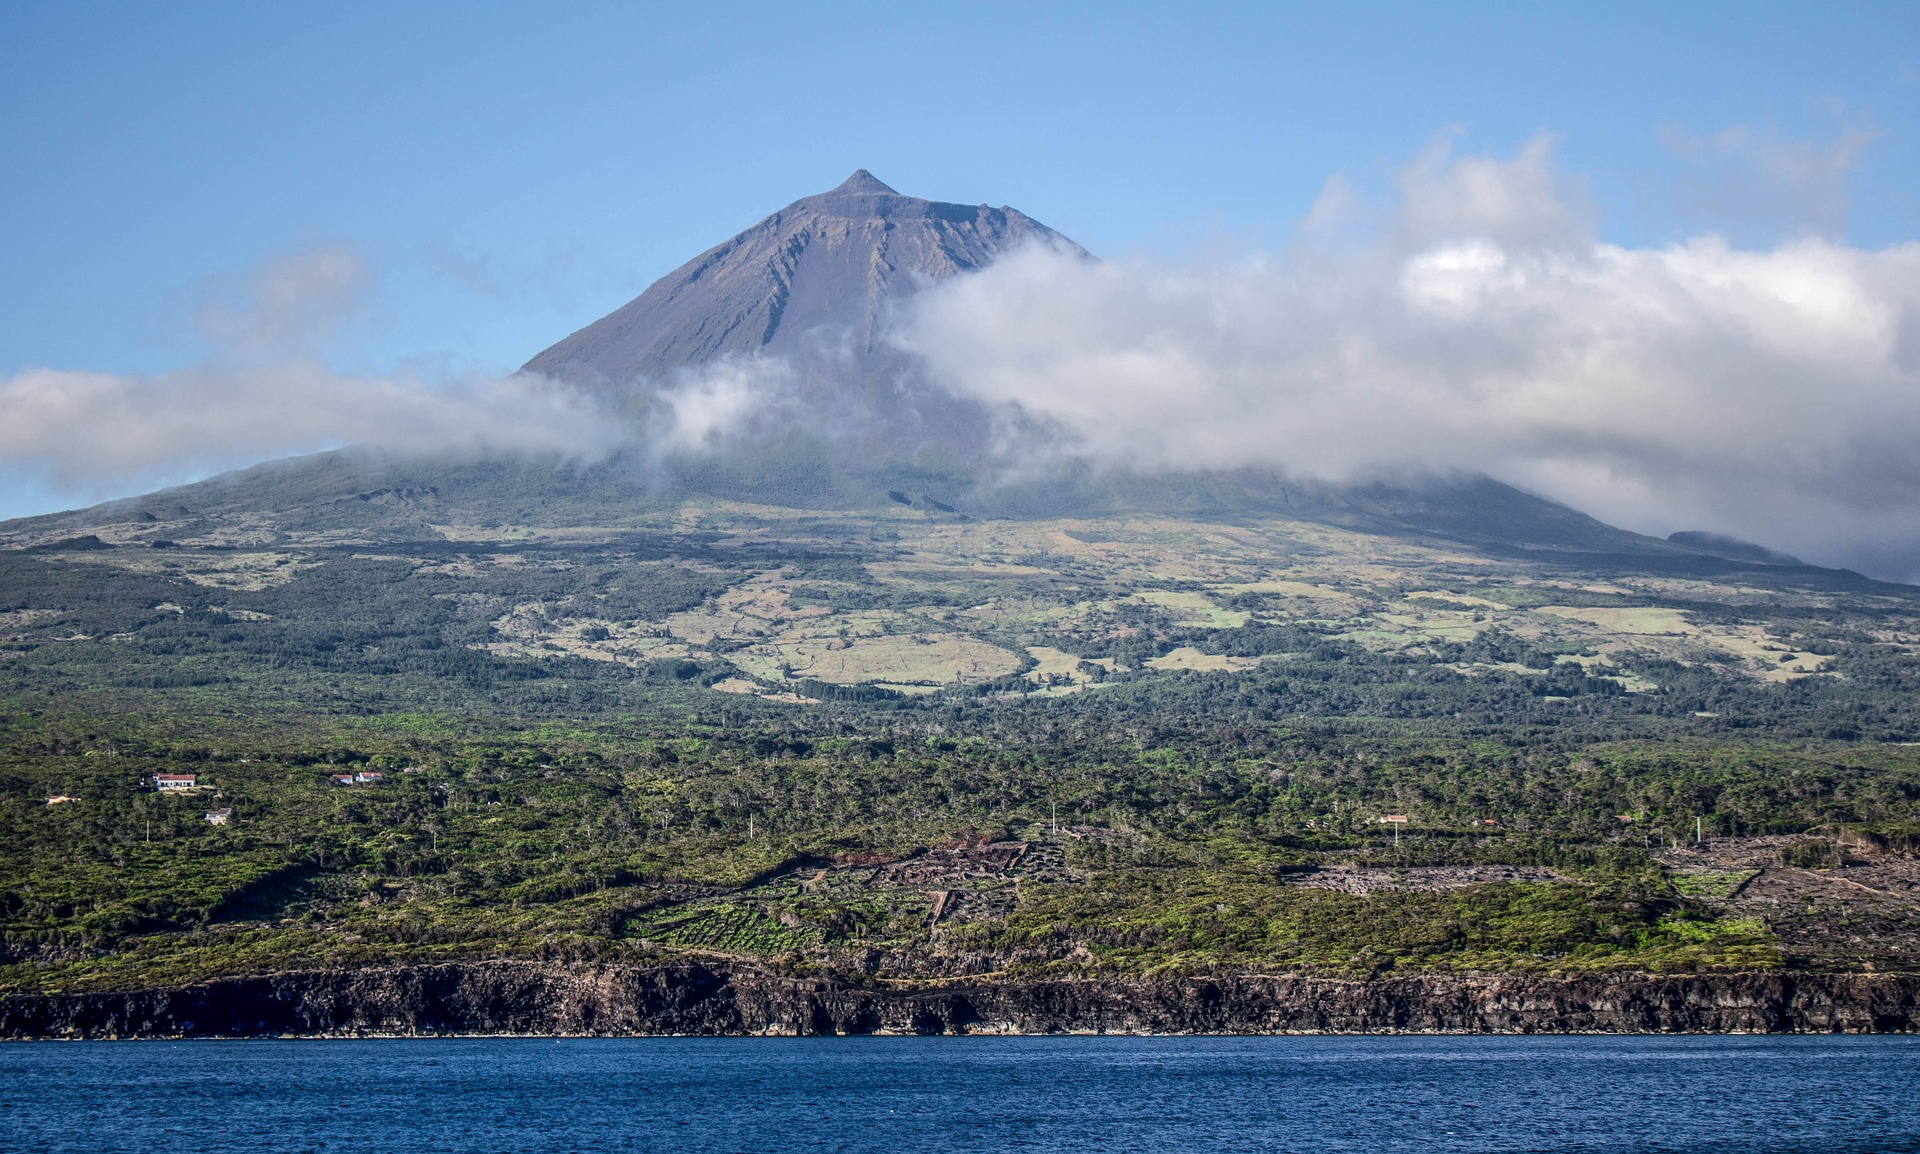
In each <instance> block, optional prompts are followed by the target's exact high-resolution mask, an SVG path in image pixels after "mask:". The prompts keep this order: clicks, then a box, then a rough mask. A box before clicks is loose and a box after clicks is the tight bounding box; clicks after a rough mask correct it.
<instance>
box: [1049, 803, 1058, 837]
mask: <svg viewBox="0 0 1920 1154" xmlns="http://www.w3.org/2000/svg"><path fill="white" fill-rule="evenodd" d="M1047 804H1049V805H1051V806H1052V807H1053V836H1055V837H1059V836H1060V803H1059V802H1057V801H1054V802H1048V803H1047Z"/></svg>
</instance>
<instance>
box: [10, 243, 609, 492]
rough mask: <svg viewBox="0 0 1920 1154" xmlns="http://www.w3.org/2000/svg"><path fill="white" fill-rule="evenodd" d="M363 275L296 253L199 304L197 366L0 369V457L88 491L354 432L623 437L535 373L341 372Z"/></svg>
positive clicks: (424, 444) (505, 448)
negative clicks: (336, 366)
mask: <svg viewBox="0 0 1920 1154" xmlns="http://www.w3.org/2000/svg"><path fill="white" fill-rule="evenodd" d="M365 282H366V270H365V268H364V265H363V263H362V262H361V261H360V259H359V258H358V256H357V255H356V254H355V253H354V252H353V251H352V250H350V249H347V248H343V247H338V246H329V247H324V248H319V249H315V250H312V251H309V252H303V253H298V254H295V255H292V256H289V257H286V258H284V259H281V260H278V261H275V262H273V263H271V264H269V265H268V266H267V267H265V268H264V269H262V270H260V271H259V273H257V274H256V275H255V276H254V277H253V278H252V279H251V281H250V283H249V284H248V285H247V287H246V291H245V292H244V294H243V299H242V300H241V302H240V303H239V304H238V305H235V306H220V305H215V306H209V307H208V308H207V309H205V310H203V311H202V313H201V315H200V318H199V320H200V327H201V330H202V333H203V334H204V335H205V337H206V340H207V343H208V347H209V350H210V352H209V355H208V357H207V358H206V360H205V362H204V363H202V364H200V365H197V366H195V367H193V368H190V369H186V370H183V371H180V372H173V373H165V374H158V375H152V376H122V375H115V374H108V373H92V372H75V371H69V370H61V369H40V368H30V369H26V370H23V371H21V372H19V373H16V374H14V375H13V376H11V377H7V378H4V379H0V460H5V461H7V462H9V463H10V464H11V465H13V466H14V467H16V468H19V469H24V470H26V471H29V472H30V473H33V474H37V475H39V476H41V477H44V478H46V479H47V480H49V481H51V482H52V483H53V484H55V485H56V486H59V487H61V488H63V489H65V490H67V491H69V492H73V493H81V494H90V495H91V494H101V493H104V492H114V491H125V490H126V489H127V488H128V487H130V486H132V485H136V484H141V483H151V482H155V481H162V480H164V481H177V480H179V478H180V476H181V475H182V474H184V473H192V472H200V473H205V472H211V471H215V470H218V469H223V468H232V467H238V466H243V465H250V464H253V463H255V462H257V461H259V460H261V459H262V458H264V457H274V456H284V455H288V454H294V453H304V452H313V451H317V450H321V449H326V448H332V447H336V446H340V445H348V444H358V445H367V446H372V447H375V448H382V449H388V450H394V451H401V452H472V453H494V452H516V451H536V452H560V453H566V454H572V455H583V456H596V455H599V454H602V453H604V452H606V451H608V450H609V449H611V448H612V447H614V445H615V444H616V443H617V442H618V440H619V439H620V437H621V433H620V430H619V426H618V424H617V422H610V421H609V420H608V419H607V414H606V413H605V412H604V411H603V410H602V408H601V407H600V405H599V404H598V403H596V402H595V401H593V400H592V399H591V398H589V397H586V396H583V395H582V394H580V393H579V392H577V391H574V390H567V389H561V388H558V387H556V386H553V385H551V384H549V383H548V382H546V381H543V380H541V379H539V378H532V377H525V376H520V377H513V378H507V379H496V378H483V377H470V378H466V379H461V380H456V381H452V382H428V381H423V380H419V379H415V378H412V377H407V376H366V375H354V374H343V373H338V372H334V371H332V370H331V369H329V368H328V367H327V365H326V363H325V361H324V359H323V357H322V351H323V349H324V347H325V346H326V345H327V344H328V343H329V341H330V340H331V338H332V336H333V333H334V331H335V329H336V327H337V326H338V325H339V324H340V322H341V321H342V320H343V319H345V318H346V317H347V316H349V315H350V314H351V313H352V311H353V310H354V308H355V307H356V305H357V302H358V300H359V299H360V296H361V293H362V291H363V289H364V287H365Z"/></svg>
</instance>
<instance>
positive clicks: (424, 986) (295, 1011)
mask: <svg viewBox="0 0 1920 1154" xmlns="http://www.w3.org/2000/svg"><path fill="white" fill-rule="evenodd" d="M1916 1030H1920V974H1862V973H1855V974H1776V973H1742V974H1688V975H1658V974H1601V975H1589V976H1581V977H1555V978H1548V977H1536V976H1525V975H1465V976H1453V975H1422V976H1410V977H1396V978H1382V979H1376V980H1373V981H1365V982H1359V981H1339V980H1334V979H1328V978H1310V977H1292V976H1266V975H1230V976H1220V977H1187V978H1167V979H1145V978H1136V979H1122V978H1105V979H1073V980H1050V981H1033V982H971V983H957V984H948V985H942V986H939V987H934V988H920V989H910V990H909V989H873V988H866V987H857V986H849V985H842V984H838V983H834V982H827V981H816V980H805V979H793V978H784V977H779V976H776V975H772V974H768V973H765V972H764V971H760V970H756V969H751V968H747V967H737V966H731V965H728V964H723V963H685V962H683V963H675V964H654V965H645V966H634V965H606V964H564V963H552V962H475V963H452V964H445V965H434V966H409V967H394V968H370V969H363V970H315V971H307V972H299V973H284V974H274V975H268V976H262V977H247V978H230V979H223V980H219V981H212V982H207V983H204V984H200V985H194V986H189V987H184V988H180V989H166V990H138V991H128V992H118V993H107V992H99V993H83V994H16V995H12V996H8V997H5V998H0V1037H4V1038H10V1039H29V1038H69V1039H74V1038H143V1037H261V1036H284V1035H295V1036H313V1037H322V1036H324V1037H337V1036H370V1035H396V1034H397V1035H420V1034H538V1035H569V1036H585V1035H599V1036H642V1035H666V1034H693V1035H734V1036H742V1035H834V1034H872V1033H899V1034H1058V1033H1115V1034H1284V1033H1353V1034H1373V1033H1461V1034H1524V1033H1904V1032H1912V1031H1916Z"/></svg>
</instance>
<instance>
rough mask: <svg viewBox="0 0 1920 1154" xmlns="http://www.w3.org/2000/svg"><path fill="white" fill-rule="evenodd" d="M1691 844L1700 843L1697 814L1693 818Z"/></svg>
mask: <svg viewBox="0 0 1920 1154" xmlns="http://www.w3.org/2000/svg"><path fill="white" fill-rule="evenodd" d="M1693 844H1694V845H1699V844H1700V818H1699V816H1698V815H1697V814H1696V815H1695V816H1694V819H1693Z"/></svg>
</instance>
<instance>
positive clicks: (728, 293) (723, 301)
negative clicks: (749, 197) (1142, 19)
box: [525, 168, 1084, 416]
mask: <svg viewBox="0 0 1920 1154" xmlns="http://www.w3.org/2000/svg"><path fill="white" fill-rule="evenodd" d="M1033 240H1041V241H1045V242H1048V243H1052V244H1057V245H1062V246H1066V247H1068V248H1070V249H1071V250H1073V251H1075V252H1083V251H1084V250H1082V249H1080V247H1079V246H1078V245H1075V244H1074V243H1073V242H1072V241H1070V240H1068V239H1067V238H1065V237H1063V236H1061V235H1060V234H1059V233H1057V232H1055V231H1053V230H1052V229H1050V228H1048V227H1047V226H1046V225H1044V224H1041V223H1040V222H1039V221H1036V220H1034V219H1033V218H1032V217H1030V216H1027V215H1026V214H1025V213H1022V212H1020V211H1019V210H1018V209H1014V208H1008V207H1004V206H1003V207H1000V208H992V207H989V206H988V205H985V204H978V205H963V204H949V203H947V202H944V201H936V200H922V199H920V198H919V197H913V196H902V195H901V194H900V193H898V192H895V191H894V190H893V189H892V188H890V187H888V186H887V185H886V184H885V183H883V182H882V181H880V180H879V179H878V178H876V177H875V176H874V175H873V174H872V173H870V172H868V171H867V170H866V169H864V168H863V169H860V170H858V171H856V172H855V173H854V174H853V175H852V176H849V177H848V178H847V179H846V180H845V181H843V182H842V183H841V184H840V185H839V186H838V187H836V188H833V189H831V190H829V191H827V192H823V193H820V194H819V195H817V196H809V197H806V198H804V199H801V200H797V201H795V202H793V203H792V204H790V205H788V206H787V207H785V208H783V209H781V210H780V211H779V212H776V213H774V214H773V215H771V216H769V217H767V218H766V219H764V220H762V221H761V222H760V223H758V224H756V225H754V226H753V227H752V228H749V229H747V230H746V231H745V232H742V233H740V234H739V235H737V236H735V237H733V238H732V239H730V240H727V241H724V242H722V243H720V244H718V245H715V246H714V247H713V248H710V249H708V250H707V251H706V252H703V253H701V254H700V255H699V256H697V257H695V258H693V259H692V260H690V261H688V262H687V263H686V264H684V265H681V266H680V267H679V268H677V269H675V270H674V271H672V272H670V273H668V274H667V275H666V276H664V277H661V278H660V279H659V280H657V281H655V282H654V283H653V285H652V286H651V287H649V288H648V289H647V290H646V291H645V292H643V293H641V294H640V295H639V296H638V297H636V298H635V299H633V300H632V301H630V302H628V303H627V304H625V305H623V306H621V307H620V308H619V309H616V310H615V311H614V312H612V313H610V314H608V315H607V316H604V317H602V318H601V319H599V320H597V321H595V322H593V323H592V324H590V325H588V326H587V327H585V328H583V329H581V330H580V331H578V332H576V333H574V334H573V335H571V336H569V337H567V338H566V339H565V340H562V341H560V342H559V343H558V344H555V345H553V346H552V347H551V348H548V349H546V350H545V351H543V352H541V353H540V354H539V355H537V356H535V357H534V358H533V359H532V360H530V361H528V362H527V363H526V366H525V371H527V372H532V373H539V374H542V375H544V376H549V377H553V378H556V379H558V380H561V381H566V382H569V383H571V384H575V385H580V386H585V387H589V388H615V389H638V390H640V391H641V392H643V393H644V392H647V391H650V389H654V388H658V387H660V386H661V385H662V384H663V383H665V382H667V381H669V380H671V379H672V378H673V377H674V375H675V374H676V373H679V372H680V371H682V370H685V369H687V368H690V367H695V366H700V365H705V364H709V363H712V362H714V361H717V360H720V359H722V358H726V357H748V356H760V355H766V356H779V357H783V358H786V359H788V360H790V361H796V362H800V363H801V366H802V368H803V371H805V372H806V373H807V374H808V375H810V376H812V377H815V378H823V377H828V376H831V377H833V378H836V382H835V383H836V384H837V385H838V386H839V388H838V389H835V390H819V389H816V390H815V391H816V392H822V393H830V392H837V391H844V390H846V389H849V388H850V389H853V390H855V391H857V392H860V393H865V394H868V395H867V396H865V397H862V398H860V399H861V400H864V401H870V402H871V401H879V402H882V403H884V401H885V400H886V398H887V397H888V395H889V394H890V393H892V392H894V391H895V390H896V389H897V387H898V385H899V379H900V378H901V377H902V376H904V375H908V374H909V371H910V370H909V366H907V365H906V364H905V362H904V359H903V358H901V357H900V356H899V355H898V354H897V353H896V352H895V351H894V350H892V349H890V348H888V347H887V346H886V345H885V343H884V341H883V339H882V333H881V326H882V324H883V323H884V320H885V310H886V309H887V307H888V306H889V304H890V303H892V302H894V301H897V300H898V299H900V298H902V297H904V296H906V295H907V294H909V293H911V292H913V291H914V290H915V289H917V288H919V287H921V286H922V285H925V284H929V283H934V282H938V281H941V280H945V279H946V278H948V277H951V276H953V275H955V274H957V273H962V272H968V271H971V270H973V269H978V268H981V267H983V266H985V265H986V264H987V263H988V262H989V261H991V260H992V259H993V258H994V257H996V256H999V255H1000V254H1002V253H1004V252H1007V251H1009V250H1010V249H1012V248H1015V247H1017V246H1018V245H1020V244H1022V243H1024V242H1028V241H1033ZM817 399H820V400H829V399H830V398H829V397H828V396H825V395H822V396H820V397H818V398H817ZM849 399H851V398H849ZM877 415H881V416H885V415H886V414H877Z"/></svg>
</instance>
